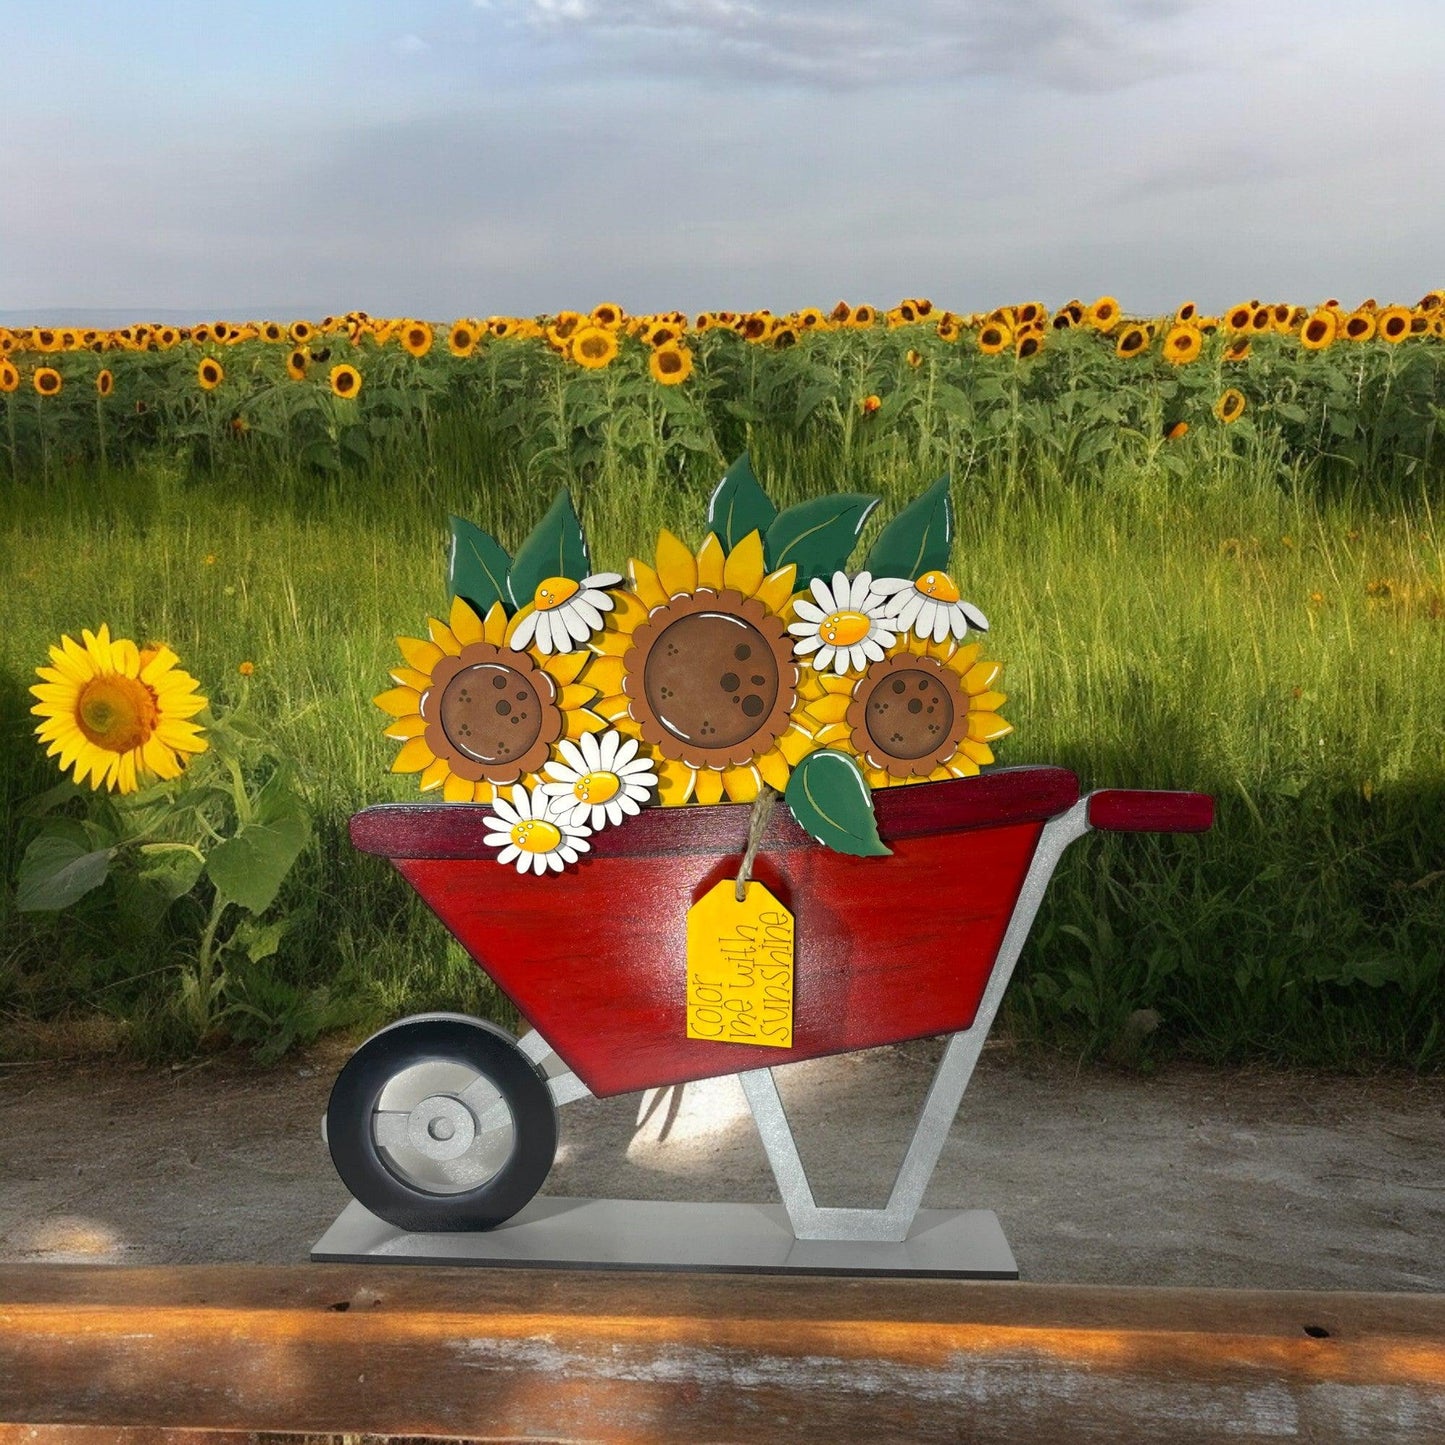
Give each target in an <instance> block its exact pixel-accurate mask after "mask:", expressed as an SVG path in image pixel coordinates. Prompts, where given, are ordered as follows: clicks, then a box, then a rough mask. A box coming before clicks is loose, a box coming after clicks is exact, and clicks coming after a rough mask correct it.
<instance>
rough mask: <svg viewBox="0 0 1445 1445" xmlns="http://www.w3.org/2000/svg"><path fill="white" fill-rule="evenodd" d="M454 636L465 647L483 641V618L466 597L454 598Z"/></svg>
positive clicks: (452, 614)
mask: <svg viewBox="0 0 1445 1445" xmlns="http://www.w3.org/2000/svg"><path fill="white" fill-rule="evenodd" d="M450 622H451V629H452V636H453V637H455V638H456V640H457V641H458V642H460V643H461V645H462V646H463V647H470V646H471V645H472V643H474V642H481V641H482V640H483V637H482V619H481V618H480V617H478V616H477V614H476V611H475V610H474V609H473V607H472V604H471V603H470V602H468V601H467V600H466V598H464V597H453V598H452V610H451V617H450Z"/></svg>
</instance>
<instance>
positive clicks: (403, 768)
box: [391, 738, 436, 773]
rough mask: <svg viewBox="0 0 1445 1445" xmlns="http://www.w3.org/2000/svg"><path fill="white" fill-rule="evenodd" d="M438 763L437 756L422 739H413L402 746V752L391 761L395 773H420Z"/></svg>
mask: <svg viewBox="0 0 1445 1445" xmlns="http://www.w3.org/2000/svg"><path fill="white" fill-rule="evenodd" d="M435 761H436V754H435V753H433V752H432V750H431V749H430V748H429V747H427V745H426V743H425V742H424V741H423V740H422V739H421V738H412V739H410V740H409V741H407V742H405V743H403V744H402V745H401V751H400V752H399V753H398V754H397V755H396V757H394V758H393V759H392V761H391V770H392V772H394V773H419V772H421V770H422V769H423V768H427V767H430V766H431V765H432V763H434V762H435Z"/></svg>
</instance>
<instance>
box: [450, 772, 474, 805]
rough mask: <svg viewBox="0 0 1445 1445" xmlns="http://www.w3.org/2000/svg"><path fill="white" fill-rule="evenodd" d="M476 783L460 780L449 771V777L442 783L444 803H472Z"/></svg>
mask: <svg viewBox="0 0 1445 1445" xmlns="http://www.w3.org/2000/svg"><path fill="white" fill-rule="evenodd" d="M475 787H476V784H475V783H469V782H468V781H467V780H466V779H465V778H459V777H457V775H456V774H455V773H454V772H452V771H451V769H448V770H447V776H446V778H445V779H444V780H443V781H442V801H443V802H444V803H470V802H471V801H472V791H473V789H474V788H475Z"/></svg>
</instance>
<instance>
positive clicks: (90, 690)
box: [75, 674, 157, 753]
mask: <svg viewBox="0 0 1445 1445" xmlns="http://www.w3.org/2000/svg"><path fill="white" fill-rule="evenodd" d="M156 719H157V712H156V700H155V696H154V694H153V693H152V692H151V690H150V688H148V687H147V686H146V685H145V683H143V682H141V681H139V680H138V679H137V678H133V677H121V676H118V675H116V674H109V675H106V676H103V677H93V678H91V679H90V681H89V682H87V683H85V685H84V686H83V687H82V688H81V689H80V695H79V696H78V697H77V698H76V703H75V723H76V726H77V727H78V728H79V729H80V731H81V732H82V733H83V734H84V735H85V738H86V740H87V741H88V742H91V743H94V744H95V746H96V747H98V748H104V749H105V750H106V751H107V752H112V753H128V752H130V751H131V750H132V749H133V748H139V747H143V746H144V745H145V744H146V743H147V742H149V741H150V736H151V734H152V733H153V732H154V731H155V729H156Z"/></svg>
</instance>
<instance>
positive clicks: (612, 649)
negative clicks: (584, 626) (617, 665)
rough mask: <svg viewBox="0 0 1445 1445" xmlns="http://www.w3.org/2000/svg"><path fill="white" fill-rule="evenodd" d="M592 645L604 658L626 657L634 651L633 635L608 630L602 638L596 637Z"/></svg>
mask: <svg viewBox="0 0 1445 1445" xmlns="http://www.w3.org/2000/svg"><path fill="white" fill-rule="evenodd" d="M592 645H593V647H595V648H596V649H597V651H598V652H599V653H600V654H601V655H602V656H604V657H625V656H626V655H627V654H628V653H629V652H631V651H632V634H631V633H630V632H612V631H611V630H608V631H606V632H603V633H602V634H601V635H600V636H597V635H594V636H593V638H592Z"/></svg>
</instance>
